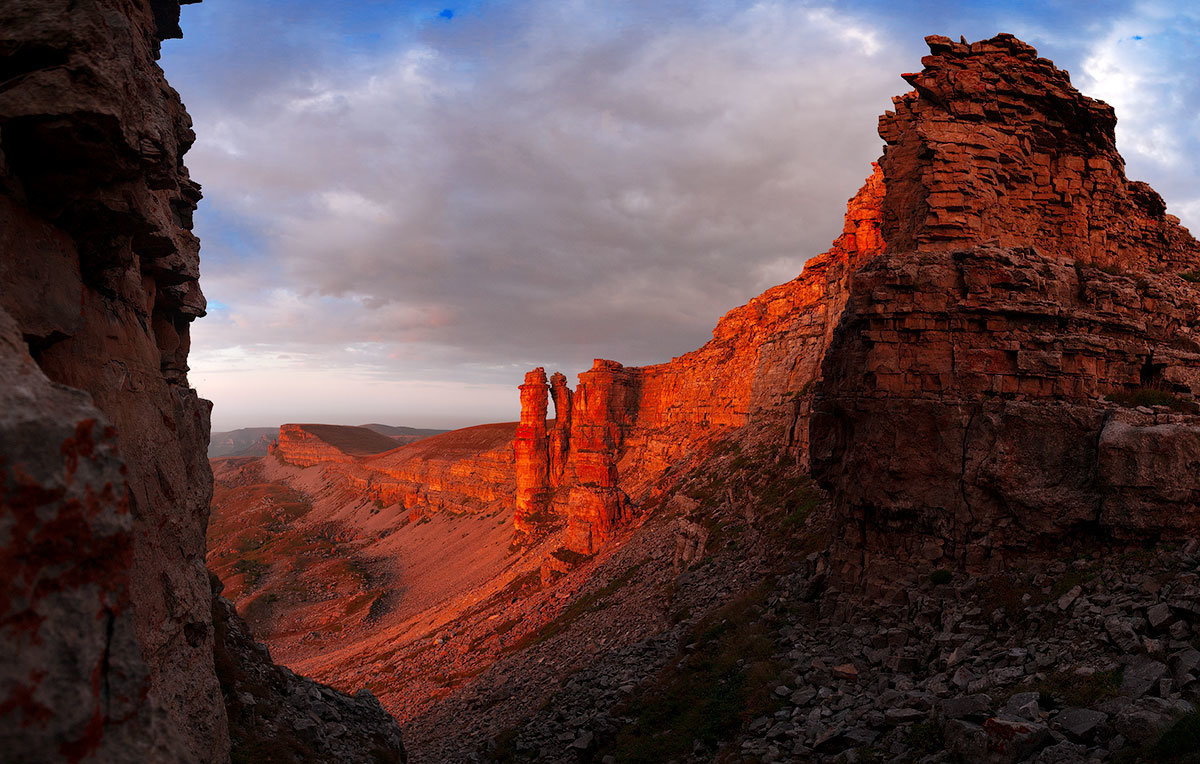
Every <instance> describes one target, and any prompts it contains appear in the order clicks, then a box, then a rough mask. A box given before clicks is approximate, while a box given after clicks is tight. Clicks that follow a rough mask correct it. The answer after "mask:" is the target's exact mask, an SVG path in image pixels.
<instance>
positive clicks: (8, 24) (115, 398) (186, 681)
mask: <svg viewBox="0 0 1200 764" xmlns="http://www.w3.org/2000/svg"><path fill="white" fill-rule="evenodd" d="M178 14H179V6H178V3H172V2H157V3H153V4H151V3H149V2H140V3H133V4H128V3H117V2H97V3H88V4H83V5H79V4H74V3H69V2H66V1H65V0H64V1H63V2H42V3H24V2H17V3H6V4H5V5H4V8H3V10H2V11H0V52H2V54H3V56H4V64H5V77H4V79H5V86H4V88H3V90H2V91H0V150H2V151H3V159H2V161H0V232H2V233H0V280H3V282H4V284H5V288H4V290H3V291H2V292H0V307H2V308H3V310H4V311H6V312H7V313H8V314H9V315H11V316H12V318H13V319H14V320H15V322H16V325H17V326H18V328H19V331H20V333H21V336H22V338H23V339H24V343H25V344H26V345H27V347H28V353H29V357H31V358H32V359H33V360H34V361H36V364H37V366H38V367H39V368H40V370H41V372H42V373H43V374H44V375H45V376H46V377H47V378H49V379H50V380H51V381H53V382H56V383H59V384H61V385H65V386H67V387H71V388H75V389H77V390H81V391H84V392H85V393H87V395H88V396H89V397H90V399H91V401H92V402H93V403H94V405H95V406H96V407H97V408H98V409H99V410H100V411H101V412H102V413H103V414H104V418H105V419H107V421H108V423H109V425H110V426H111V428H113V429H115V437H114V436H110V441H111V442H113V443H115V448H116V452H117V454H119V456H120V458H121V461H122V462H123V464H124V466H125V468H126V469H127V474H126V475H125V477H124V480H122V481H120V482H118V483H115V484H114V486H113V489H112V490H115V491H117V492H118V493H119V492H120V491H121V490H122V486H123V487H124V490H126V491H127V494H126V499H125V501H127V506H128V511H129V515H130V516H129V522H130V523H131V528H132V533H131V534H130V535H129V536H128V538H129V540H130V548H129V551H128V554H127V555H126V556H125V557H118V558H114V560H112V561H111V562H110V563H108V564H109V565H116V564H123V566H124V568H125V571H126V572H125V576H124V578H125V580H127V581H128V594H129V597H130V600H131V610H129V611H128V612H129V613H131V614H132V625H133V630H134V632H135V634H136V637H137V643H138V645H139V647H140V652H141V656H142V657H143V658H144V660H145V665H146V668H147V669H148V679H147V685H146V687H145V691H146V692H147V693H148V694H149V697H150V698H151V699H152V700H153V702H155V703H160V704H161V705H162V707H164V708H165V709H166V711H167V714H168V716H169V720H170V722H169V725H166V727H169V728H170V729H172V730H174V731H175V734H177V735H178V736H179V738H180V741H181V742H182V745H183V747H184V749H185V751H186V752H187V754H189V755H190V757H192V758H195V759H201V760H206V761H219V760H221V759H223V758H224V757H225V756H226V749H227V747H228V746H227V742H226V741H227V735H226V722H225V709H224V705H223V704H222V702H221V696H220V690H219V688H218V686H217V681H216V676H215V674H214V673H213V669H212V650H213V637H212V628H211V625H210V621H211V616H210V599H211V596H210V593H209V591H208V577H207V573H206V572H205V570H204V527H205V524H206V522H207V519H208V503H209V497H210V494H211V475H210V473H209V470H208V465H207V461H206V459H205V447H206V445H207V441H208V410H209V404H208V403H207V402H205V401H201V400H200V399H199V398H198V397H197V396H196V393H195V391H194V390H191V389H189V387H188V385H187V379H186V372H187V352H188V345H189V340H188V328H189V324H190V322H191V321H192V320H193V319H195V318H197V317H199V316H202V315H204V308H205V304H204V297H203V296H202V295H201V293H200V289H199V286H198V285H197V278H198V276H199V267H198V257H197V252H198V250H199V243H198V241H197V240H196V237H195V236H193V235H192V233H191V231H190V230H189V229H190V228H191V215H192V210H193V209H194V208H195V206H196V202H197V200H198V199H199V198H200V191H199V186H197V185H196V184H195V183H194V182H192V181H191V180H190V179H189V178H188V174H187V171H186V169H184V167H183V164H182V161H181V159H180V157H181V156H182V154H183V152H185V151H186V150H187V149H188V147H189V146H190V145H191V144H192V141H193V139H194V135H193V133H192V130H191V121H190V119H189V118H188V116H187V114H186V112H184V110H183V106H182V104H181V103H180V101H179V97H178V95H177V94H176V93H175V91H173V90H171V88H170V87H169V86H168V85H167V84H166V82H165V80H164V79H163V76H162V72H161V70H160V69H159V68H158V65H157V64H156V63H155V59H156V57H157V51H158V45H159V40H161V39H162V38H163V37H165V36H169V35H172V34H177V33H178V27H177V25H176V24H175V21H174V20H175V19H177V18H178ZM29 437H30V438H31V441H30V442H31V443H32V435H31V436H29ZM60 442H61V440H60V439H59V438H58V437H57V436H55V435H52V434H51V432H50V431H47V432H46V439H45V441H44V448H47V449H51V450H52V451H54V452H56V451H57V450H58V448H59V444H60ZM16 468H17V467H16V466H15V465H14V466H13V467H10V469H16ZM5 510H6V512H15V511H16V508H10V507H9V506H7V505H6V507H5ZM61 533H62V536H61V543H63V544H64V545H66V547H67V549H70V548H71V547H86V546H87V545H88V544H90V543H92V541H91V538H90V535H89V534H90V531H89V530H88V528H86V527H83V526H80V527H78V528H75V529H67V528H63V529H62V530H61ZM66 551H67V550H66V549H65V550H64V552H66ZM118 560H124V562H123V563H119V562H118ZM105 575H106V574H105V573H104V572H103V570H100V569H97V570H94V571H91V572H90V573H88V574H86V576H87V577H89V578H90V577H93V576H94V577H97V578H99V577H102V576H105ZM118 580H120V579H118ZM102 624H103V622H102V621H101V622H100V625H102ZM20 645H21V643H18V645H16V647H18V649H17V655H19V656H20V663H21V664H22V665H26V664H25V662H26V661H33V660H34V659H35V655H34V654H33V653H30V652H28V651H27V650H26V649H24V648H22V647H21V646H20ZM39 665H40V664H38V663H29V664H27V667H26V671H36V670H37V667H38V666H39ZM97 692H100V690H98V691H97ZM134 697H137V696H136V695H134ZM60 708H61V707H58V708H56V709H54V712H57V711H58V710H59V709H60ZM73 710H74V709H72V712H73ZM134 710H135V709H129V708H126V709H123V710H119V709H117V708H113V709H112V711H111V713H112V715H113V716H116V717H123V716H125V715H127V714H130V713H132V712H133V711H134ZM97 718H99V717H97ZM47 723H49V722H47ZM166 727H164V728H166ZM26 730H27V733H28V734H29V735H31V736H34V737H36V735H37V734H46V735H49V734H50V732H49V729H43V730H41V731H40V732H38V730H39V724H38V723H33V724H30V725H28V726H27V727H26ZM92 734H93V735H94V739H95V742H96V744H97V745H99V744H100V742H99V741H100V739H101V737H102V736H101V735H100V734H99V731H96V732H93V733H92Z"/></svg>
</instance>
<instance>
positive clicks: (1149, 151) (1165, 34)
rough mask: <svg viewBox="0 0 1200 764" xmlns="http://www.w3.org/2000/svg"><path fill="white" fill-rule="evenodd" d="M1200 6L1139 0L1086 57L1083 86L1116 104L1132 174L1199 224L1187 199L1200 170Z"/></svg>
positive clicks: (1120, 145) (1171, 208)
mask: <svg viewBox="0 0 1200 764" xmlns="http://www.w3.org/2000/svg"><path fill="white" fill-rule="evenodd" d="M1198 39H1200V11H1197V10H1193V9H1189V8H1187V7H1184V6H1183V5H1182V4H1173V3H1166V2H1140V3H1137V4H1136V5H1134V6H1133V7H1132V8H1131V9H1130V10H1129V12H1127V13H1125V14H1123V15H1121V16H1120V17H1118V18H1115V19H1113V20H1111V21H1110V22H1109V23H1108V24H1107V25H1106V27H1105V29H1104V31H1103V32H1102V33H1101V34H1100V35H1099V36H1098V37H1097V38H1096V39H1095V40H1093V42H1092V44H1091V45H1090V46H1089V49H1088V52H1087V55H1086V56H1085V58H1084V60H1083V77H1082V78H1081V79H1080V83H1079V86H1080V88H1081V89H1082V90H1083V91H1084V92H1085V93H1087V94H1088V95H1091V96H1093V97H1096V98H1100V99H1102V100H1104V101H1107V102H1108V103H1110V104H1112V106H1113V107H1114V108H1115V109H1116V112H1117V148H1118V149H1119V150H1120V151H1121V152H1122V154H1123V155H1124V157H1125V159H1126V161H1127V172H1128V174H1129V176H1130V177H1131V178H1135V179H1146V180H1150V181H1151V182H1152V184H1153V185H1154V186H1155V187H1156V189H1157V190H1158V191H1159V192H1160V193H1161V194H1162V195H1163V196H1164V198H1166V200H1167V203H1168V207H1169V211H1170V212H1172V213H1174V214H1177V215H1179V216H1180V217H1181V218H1183V220H1184V223H1185V224H1189V225H1191V227H1193V228H1196V227H1197V226H1200V217H1198V216H1197V215H1196V210H1195V208H1194V205H1187V204H1185V201H1186V200H1187V199H1188V198H1189V197H1191V196H1192V195H1193V194H1194V192H1195V181H1194V179H1195V177H1196V175H1197V171H1198V170H1200V161H1198V157H1200V131H1197V129H1196V125H1197V122H1196V104H1197V103H1200V81H1197V79H1196V76H1195V73H1196V72H1197V71H1198V70H1200V45H1198V44H1197V41H1198Z"/></svg>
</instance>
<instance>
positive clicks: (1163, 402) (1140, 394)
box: [1107, 387, 1197, 413]
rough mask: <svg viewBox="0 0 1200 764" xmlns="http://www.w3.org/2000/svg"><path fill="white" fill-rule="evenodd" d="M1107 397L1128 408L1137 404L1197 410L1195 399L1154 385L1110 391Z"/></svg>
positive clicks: (1192, 411) (1174, 409)
mask: <svg viewBox="0 0 1200 764" xmlns="http://www.w3.org/2000/svg"><path fill="white" fill-rule="evenodd" d="M1107 397H1108V399H1109V400H1110V401H1112V402H1113V403H1115V404H1117V405H1118V406H1126V407H1128V408H1134V407H1137V406H1166V407H1168V408H1170V409H1171V410H1172V411H1184V412H1190V413H1194V412H1195V411H1196V410H1197V406H1196V402H1195V401H1189V400H1186V399H1184V398H1181V397H1179V396H1178V395H1176V394H1175V393H1172V392H1169V391H1167V390H1159V389H1156V388H1153V387H1141V388H1138V389H1137V390H1124V391H1120V392H1114V393H1109V394H1108V396H1107Z"/></svg>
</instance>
